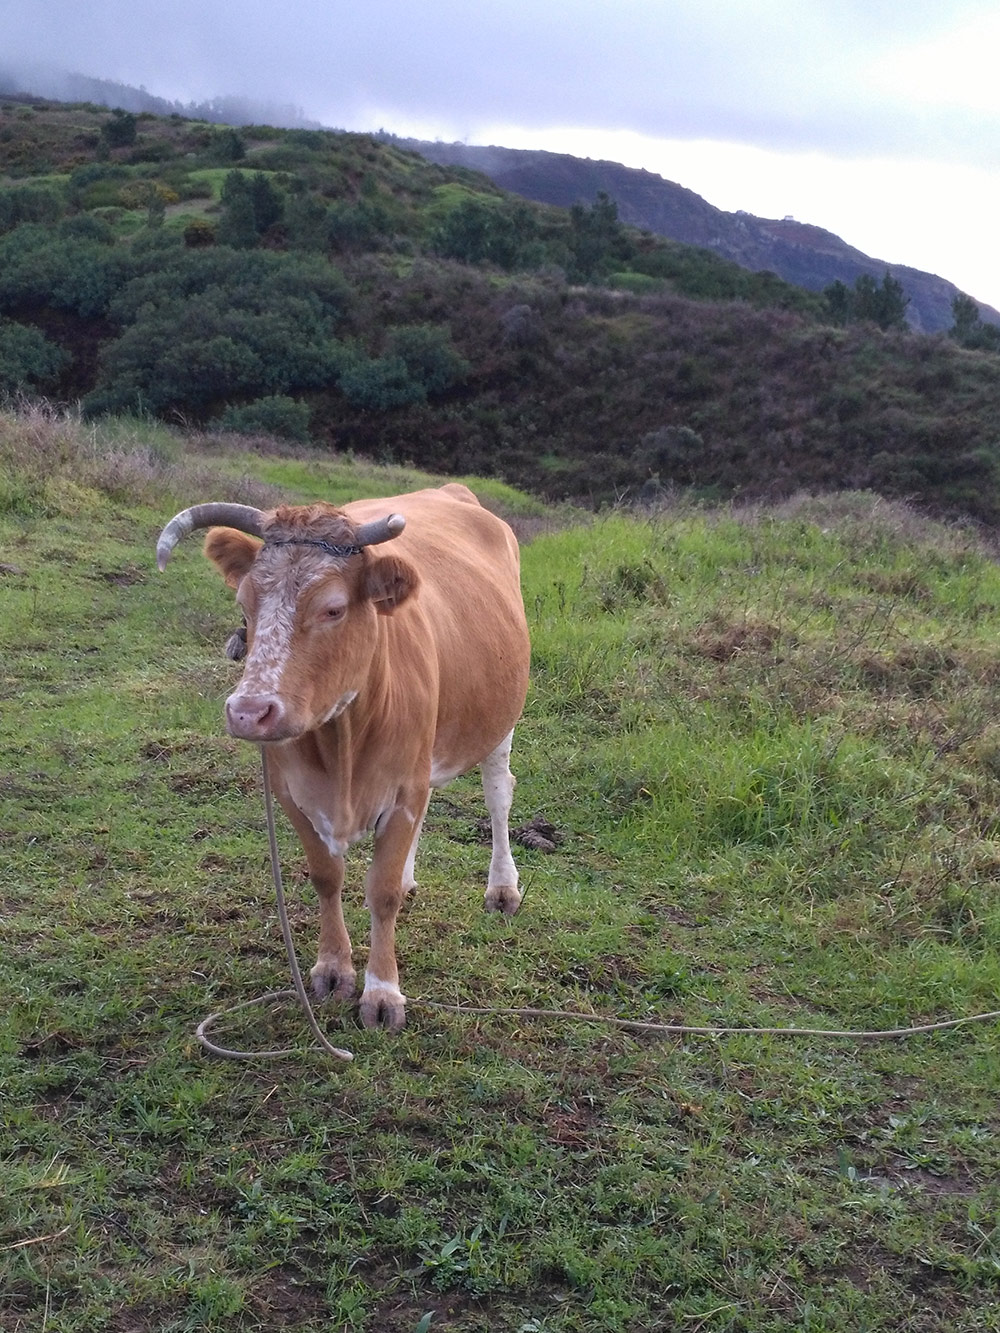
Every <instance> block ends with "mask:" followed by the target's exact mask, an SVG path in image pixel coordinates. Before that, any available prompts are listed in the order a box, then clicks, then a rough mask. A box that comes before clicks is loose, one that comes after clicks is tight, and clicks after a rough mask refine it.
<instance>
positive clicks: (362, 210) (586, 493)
mask: <svg viewBox="0 0 1000 1333" xmlns="http://www.w3.org/2000/svg"><path fill="white" fill-rule="evenodd" d="M0 169H2V170H3V171H5V172H6V178H5V180H4V182H3V184H2V187H0V393H2V392H6V393H16V392H19V391H20V392H24V391H28V392H32V393H36V394H37V393H47V394H49V395H51V396H53V397H55V398H56V399H57V400H62V401H76V400H81V401H82V404H83V408H84V411H85V412H86V413H87V414H89V415H90V416H99V415H101V414H103V413H108V412H111V413H120V412H128V413H133V414H151V415H154V416H157V417H160V418H161V419H164V420H167V421H178V420H182V421H186V422H188V423H191V424H193V425H196V426H198V427H199V428H203V427H206V426H212V425H223V426H225V427H226V428H228V429H239V430H247V431H250V432H254V431H259V430H264V431H267V432H269V433H272V434H273V433H279V434H282V435H284V436H285V437H287V438H291V439H298V440H303V441H305V440H311V441H313V442H314V443H316V444H317V445H319V446H321V447H326V448H333V449H335V450H338V451H340V452H345V451H353V452H354V453H356V454H364V455H367V456H369V457H372V458H379V459H387V460H388V459H391V460H394V461H397V462H405V463H414V464H416V465H419V466H422V467H429V468H432V469H434V470H437V471H446V472H450V471H457V472H464V471H468V470H474V471H476V472H479V473H483V474H491V475H495V476H498V477H502V478H504V479H506V480H508V481H510V482H513V483H516V484H518V485H521V486H522V487H528V488H530V489H532V490H533V491H535V492H537V493H541V494H544V495H547V496H553V497H574V498H578V499H584V500H587V501H595V502H601V501H606V500H609V499H614V498H616V497H618V496H621V495H631V496H633V497H634V496H635V495H636V494H638V493H640V492H641V491H642V490H643V488H645V492H646V493H647V494H648V493H650V492H655V491H657V490H658V489H661V488H667V489H669V488H671V487H676V486H689V487H694V488H695V489H696V490H698V491H700V492H701V493H702V494H703V495H706V496H715V497H721V496H734V495H739V496H743V497H744V498H746V497H755V496H757V497H761V496H780V495H787V494H789V493H791V492H792V491H794V490H796V489H799V488H803V487H808V488H816V489H829V488H844V487H862V488H872V489H875V490H878V491H880V492H881V493H884V494H888V495H900V496H912V497H915V498H917V499H919V500H920V501H922V502H923V503H925V504H928V505H930V506H933V507H935V508H936V509H937V510H939V511H947V512H952V513H955V512H961V513H972V514H974V515H976V516H977V517H979V518H982V519H984V520H986V521H989V522H993V521H995V520H996V519H997V517H998V516H1000V473H998V466H1000V441H998V438H997V433H996V416H997V405H998V397H1000V359H998V358H997V357H996V355H995V349H993V347H992V345H991V344H990V343H989V341H988V339H987V340H985V341H984V337H985V335H983V333H982V330H983V328H985V327H986V326H983V325H982V323H981V321H978V320H977V317H976V312H975V309H974V306H973V307H972V308H971V309H967V308H966V307H962V309H960V310H959V311H958V312H957V315H956V320H957V323H956V329H957V333H958V341H955V340H952V339H947V338H944V337H935V338H927V337H922V336H918V335H913V334H908V333H905V332H902V331H898V330H895V331H894V330H892V329H889V330H887V331H886V330H880V329H879V328H877V327H876V326H875V325H873V324H872V323H870V322H860V323H858V322H854V323H849V324H848V325H847V326H846V327H844V326H841V323H840V321H842V320H843V319H845V318H847V317H848V316H849V315H850V314H851V312H852V311H853V312H854V313H855V314H857V312H858V310H862V309H864V310H868V309H869V307H870V308H871V311H875V312H877V311H878V310H881V309H882V307H883V306H886V308H887V309H888V308H889V307H892V309H897V308H898V306H899V304H900V301H901V300H902V299H903V298H902V296H901V295H900V294H899V293H897V292H896V291H895V289H893V290H892V291H889V290H888V286H887V282H883V285H882V287H881V288H879V287H878V286H877V285H876V284H875V283H874V282H873V281H872V282H871V283H870V287H871V290H870V292H868V293H867V295H868V296H870V297H872V298H873V299H872V300H869V301H868V302H867V304H866V302H865V300H863V299H862V298H863V297H865V296H866V293H865V292H862V291H858V292H854V293H852V292H851V291H849V290H848V289H846V288H845V289H844V290H843V292H841V293H840V296H841V297H842V298H843V299H842V300H840V301H839V304H838V303H836V302H835V303H834V305H830V304H829V303H825V302H824V300H823V299H822V298H820V297H818V296H816V295H813V294H810V293H806V292H804V291H801V290H800V289H798V288H795V287H792V286H790V285H788V284H787V283H784V282H781V281H780V280H779V279H777V278H776V277H775V276H774V275H773V274H768V273H758V274H754V273H749V272H747V271H746V270H744V269H740V268H738V267H737V266H736V265H734V264H730V263H727V262H725V261H723V260H720V259H718V258H717V257H715V256H713V255H711V254H709V253H708V252H707V251H704V250H698V249H694V248H691V247H686V246H682V245H677V244H673V243H671V242H667V241H663V240H660V239H657V238H655V237H653V236H651V235H649V234H643V233H639V232H635V231H633V230H630V229H628V228H625V227H623V226H622V225H621V224H620V222H619V220H618V218H617V213H616V209H615V206H614V204H613V202H612V201H610V200H608V199H607V198H606V197H598V198H597V199H596V200H595V201H594V203H593V205H592V206H590V207H589V208H585V207H582V206H577V207H575V208H573V209H571V210H568V211H566V210H560V209H555V208H548V207H543V206H540V205H531V204H528V203H527V202H526V201H524V200H521V199H515V198H513V197H512V196H509V195H505V194H504V193H503V192H502V191H500V190H498V189H497V188H496V187H495V186H494V185H493V184H491V183H490V182H489V181H488V180H487V179H486V178H485V177H482V176H478V175H476V174H475V173H473V172H469V171H466V170H463V169H460V168H443V167H437V166H433V165H431V164H429V163H428V162H426V161H424V160H422V159H420V158H418V157H417V156H416V155H414V154H410V153H407V152H404V151H402V150H401V149H400V148H398V147H396V146H394V145H392V144H385V143H378V142H376V141H374V140H372V139H371V138H368V137H366V136H362V135H349V134H338V133H332V132H319V131H317V132H311V131H305V130H299V129H294V130H279V129H273V128H269V127H260V126H256V127H255V126H250V127H246V128H244V129H241V130H240V131H236V130H234V129H232V128H225V127H220V126H217V125H210V124H207V123H204V122H194V121H189V120H185V119H183V118H182V117H180V116H171V117H164V118H157V117H154V116H150V115H139V116H134V115H132V114H130V113H125V112H118V113H113V114H109V113H107V112H105V111H103V110H101V109H99V108H95V107H88V106H85V105H84V106H66V107H61V106H53V107H30V106H23V105H15V104H13V103H8V104H6V105H5V106H0ZM874 298H878V299H874ZM883 298H884V299H883ZM889 298H891V299H889ZM835 307H836V308H835ZM845 312H846V313H845ZM883 313H884V312H883ZM890 313H891V312H890ZM897 313H898V310H897ZM959 316H961V319H959ZM883 322H888V323H892V322H893V321H892V319H889V318H888V315H886V318H885V319H884V320H883ZM959 344H961V345H959Z"/></svg>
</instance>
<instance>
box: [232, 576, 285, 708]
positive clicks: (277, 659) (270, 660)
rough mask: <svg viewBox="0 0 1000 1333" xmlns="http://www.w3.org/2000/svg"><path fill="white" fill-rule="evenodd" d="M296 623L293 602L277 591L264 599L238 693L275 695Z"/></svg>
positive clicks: (282, 592)
mask: <svg viewBox="0 0 1000 1333" xmlns="http://www.w3.org/2000/svg"><path fill="white" fill-rule="evenodd" d="M294 624H295V600H294V598H291V597H289V596H288V594H287V592H286V591H284V590H282V589H280V588H279V589H277V590H276V591H274V592H272V593H271V594H270V595H269V596H268V597H266V598H265V599H264V600H263V603H262V605H261V607H260V610H259V611H258V613H257V619H256V622H255V624H254V630H253V647H252V649H251V651H250V656H249V657H248V658H247V664H246V667H245V669H244V672H243V679H242V681H241V682H240V688H239V690H238V691H237V693H238V694H277V693H278V688H279V686H280V684H281V677H282V676H283V675H284V672H285V667H286V666H287V664H288V657H289V653H290V652H291V647H292V629H293V627H294Z"/></svg>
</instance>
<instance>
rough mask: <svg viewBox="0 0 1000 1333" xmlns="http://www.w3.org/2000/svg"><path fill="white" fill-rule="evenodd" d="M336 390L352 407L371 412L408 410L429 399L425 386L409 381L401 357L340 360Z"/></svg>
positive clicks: (359, 356)
mask: <svg viewBox="0 0 1000 1333" xmlns="http://www.w3.org/2000/svg"><path fill="white" fill-rule="evenodd" d="M337 387H338V388H339V389H340V391H341V393H342V394H343V395H344V397H345V398H346V399H347V401H348V402H349V403H350V404H351V405H352V406H353V407H360V408H363V409H365V410H366V411H369V412H386V411H389V410H390V409H391V408H394V407H407V406H408V405H409V404H410V403H420V402H423V400H424V399H425V398H426V396H427V395H426V393H425V392H424V389H423V387H422V385H420V384H418V383H417V382H416V381H415V380H413V379H411V378H410V372H409V371H408V370H407V368H406V362H405V361H404V360H403V359H402V357H398V356H380V357H377V358H375V359H374V360H372V359H369V358H368V357H366V356H364V354H363V353H358V352H351V353H348V354H347V355H346V356H343V357H342V359H341V368H340V373H339V375H338V377H337Z"/></svg>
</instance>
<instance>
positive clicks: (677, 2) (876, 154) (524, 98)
mask: <svg viewBox="0 0 1000 1333" xmlns="http://www.w3.org/2000/svg"><path fill="white" fill-rule="evenodd" d="M0 18H2V22H3V29H2V30H3V48H4V49H3V54H4V56H5V57H8V58H11V59H23V60H33V61H44V62H45V63H47V64H52V65H58V66H61V67H63V68H67V69H71V70H73V71H75V72H79V73H83V74H89V75H92V76H94V77H98V78H108V79H116V80H120V81H122V82H124V83H130V84H137V85H144V86H145V87H146V88H147V89H148V91H149V92H151V93H155V94H157V95H159V96H162V97H168V98H178V99H180V100H182V101H190V100H203V99H205V98H210V97H214V96H221V95H228V94H243V95H248V96H252V97H256V98H259V99H261V100H264V101H268V102H286V103H291V104H293V105H295V106H296V107H299V108H300V109H301V110H302V111H303V113H304V114H305V115H306V116H307V117H309V118H311V119H314V120H317V121H320V122H321V123H323V124H324V125H327V126H330V127H332V128H340V129H357V130H372V129H379V128H384V129H387V130H391V131H393V132H395V133H397V134H403V135H415V136H417V137H420V138H431V139H433V138H441V139H446V140H452V139H464V140H466V141H467V142H469V143H496V144H502V145H505V146H508V147H532V148H547V149H551V150H553V151H556V152H570V153H574V154H576V155H577V156H580V157H594V158H609V159H611V160H613V161H617V162H624V163H626V164H627V165H629V166H642V167H646V168H647V169H648V170H650V171H655V172H658V173H659V174H660V175H662V176H665V177H666V178H667V179H668V180H673V181H677V182H679V183H680V184H681V185H686V186H687V187H688V188H690V189H693V190H695V191H697V193H699V194H701V195H703V196H704V197H705V198H706V199H708V200H709V202H710V203H713V204H715V205H717V206H718V207H720V208H725V209H729V210H735V209H739V208H742V209H746V210H748V211H749V212H752V213H756V214H758V215H759V216H762V217H784V216H785V215H787V214H791V215H792V216H794V217H795V218H797V219H798V220H799V221H802V222H812V223H816V224H818V225H819V226H822V227H826V228H828V229H829V230H830V231H834V232H836V233H837V234H838V235H840V236H842V237H843V239H844V240H845V241H847V242H849V243H850V244H852V245H855V246H857V247H858V248H859V249H861V250H864V251H865V252H866V253H868V254H871V255H874V256H875V257H877V258H880V259H885V260H887V261H891V262H893V263H901V264H910V265H913V266H914V267H916V268H921V269H926V270H928V271H930V272H933V273H938V274H940V275H941V276H942V277H945V278H948V279H950V280H951V281H952V282H955V283H957V284H958V286H960V287H961V288H963V290H965V291H967V292H969V293H970V294H971V295H972V296H974V297H975V298H976V299H977V300H979V301H981V302H986V303H989V304H990V305H993V306H995V307H997V308H1000V243H998V221H1000V5H998V3H997V0H906V3H902V0H541V3H539V2H538V0H530V2H529V0H424V3H417V2H416V0H283V3H280V4H276V3H274V0H242V2H241V3H233V0H226V2H225V3H223V2H222V0H87V3H86V4H83V3H81V0H2V3H0Z"/></svg>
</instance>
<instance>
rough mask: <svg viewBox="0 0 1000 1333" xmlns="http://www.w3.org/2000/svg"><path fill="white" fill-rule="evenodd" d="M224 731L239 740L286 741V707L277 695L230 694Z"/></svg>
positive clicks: (227, 701)
mask: <svg viewBox="0 0 1000 1333" xmlns="http://www.w3.org/2000/svg"><path fill="white" fill-rule="evenodd" d="M226 729H227V730H228V732H229V734H230V736H235V737H236V738H237V740H241V741H280V740H285V739H287V736H288V719H287V715H286V710H285V705H284V704H283V703H282V702H281V700H280V699H279V698H278V696H277V695H276V694H240V693H239V691H237V693H236V694H231V695H230V696H229V698H228V699H227V700H226Z"/></svg>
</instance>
